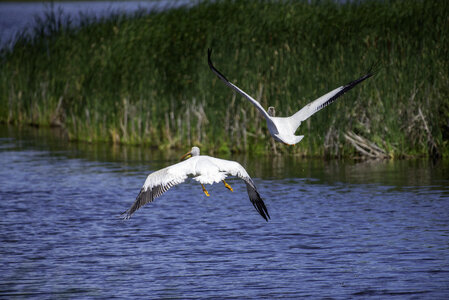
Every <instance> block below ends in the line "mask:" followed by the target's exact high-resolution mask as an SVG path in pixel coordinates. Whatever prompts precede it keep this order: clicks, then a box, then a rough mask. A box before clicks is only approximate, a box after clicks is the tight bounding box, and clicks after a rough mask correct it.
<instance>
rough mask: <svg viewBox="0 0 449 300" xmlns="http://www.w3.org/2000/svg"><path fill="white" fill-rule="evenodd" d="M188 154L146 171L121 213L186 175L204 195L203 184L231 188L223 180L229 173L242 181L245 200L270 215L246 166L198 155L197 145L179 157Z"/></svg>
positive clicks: (136, 207)
mask: <svg viewBox="0 0 449 300" xmlns="http://www.w3.org/2000/svg"><path fill="white" fill-rule="evenodd" d="M188 157H190V158H189V159H186V160H184V161H181V162H179V163H177V164H174V165H172V166H169V167H166V168H164V169H161V170H158V171H156V172H153V173H151V174H150V175H148V177H147V179H146V180H145V183H144V184H143V187H142V189H141V190H140V193H139V195H138V196H137V198H136V200H135V201H134V203H133V205H131V207H130V208H129V209H128V210H127V211H125V212H124V213H123V214H122V217H123V218H124V219H129V218H130V217H131V215H132V214H133V213H134V212H135V211H136V210H138V209H139V208H140V207H142V206H144V205H145V204H147V203H148V202H153V200H154V198H157V197H159V196H160V195H162V194H163V193H165V192H166V191H167V190H168V189H169V188H171V187H172V186H175V185H177V184H180V183H182V182H184V181H185V180H186V179H187V177H188V176H193V179H195V180H196V181H198V182H199V183H200V184H201V186H202V187H203V192H204V193H205V194H206V196H208V197H209V193H208V192H207V190H206V188H205V187H204V184H213V183H218V182H220V181H222V182H223V183H224V185H225V187H226V188H228V189H229V190H230V191H231V192H232V191H233V190H232V188H231V186H230V185H229V184H228V183H227V182H226V181H225V178H226V176H227V175H231V176H237V177H239V178H241V179H243V181H245V183H246V189H247V191H248V196H249V200H250V201H251V203H252V204H253V205H254V207H255V208H256V210H257V212H258V213H259V214H260V215H261V216H262V217H263V218H264V219H265V220H266V221H268V219H269V218H270V215H269V214H268V210H267V207H266V206H265V203H264V202H263V200H262V198H260V195H259V192H257V189H256V186H255V185H254V182H253V181H252V179H251V177H249V175H248V173H247V172H246V170H245V169H244V168H243V167H242V166H241V165H240V164H239V163H238V162H235V161H230V160H224V159H219V158H215V157H211V156H207V155H200V148H198V147H193V148H192V150H190V152H187V153H186V154H184V155H183V156H182V157H181V160H183V159H185V158H188Z"/></svg>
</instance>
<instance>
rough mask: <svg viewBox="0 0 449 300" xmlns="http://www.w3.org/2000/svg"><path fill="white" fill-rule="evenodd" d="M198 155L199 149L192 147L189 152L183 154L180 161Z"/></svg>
mask: <svg viewBox="0 0 449 300" xmlns="http://www.w3.org/2000/svg"><path fill="white" fill-rule="evenodd" d="M198 155H200V148H198V147H196V146H195V147H192V149H191V150H190V151H189V152H187V153H186V154H184V155H183V156H182V157H181V159H180V160H184V159H187V158H190V157H193V156H198Z"/></svg>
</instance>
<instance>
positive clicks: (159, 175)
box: [122, 160, 189, 219]
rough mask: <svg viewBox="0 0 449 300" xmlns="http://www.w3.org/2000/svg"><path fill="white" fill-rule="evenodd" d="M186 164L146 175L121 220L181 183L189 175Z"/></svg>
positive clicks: (178, 164) (182, 163) (181, 163)
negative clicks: (137, 193)
mask: <svg viewBox="0 0 449 300" xmlns="http://www.w3.org/2000/svg"><path fill="white" fill-rule="evenodd" d="M188 162H189V161H188V160H186V161H183V162H180V163H177V164H175V165H172V166H170V167H167V168H164V169H161V170H159V171H156V172H153V173H151V174H150V175H148V177H147V179H146V180H145V183H144V185H143V187H142V189H141V190H140V193H139V195H137V198H136V200H135V201H134V203H133V205H131V207H130V208H129V209H128V210H127V211H125V212H123V213H122V218H123V219H129V218H130V217H131V215H132V214H133V213H134V212H135V211H136V210H138V209H139V208H140V207H142V206H144V205H145V204H147V203H148V202H153V200H154V199H155V198H157V197H159V196H160V195H162V194H163V193H165V192H166V191H167V190H168V189H170V188H171V187H173V186H175V185H177V184H180V183H183V182H184V181H185V180H186V179H187V177H188V175H189V171H188V168H186V165H187V163H188Z"/></svg>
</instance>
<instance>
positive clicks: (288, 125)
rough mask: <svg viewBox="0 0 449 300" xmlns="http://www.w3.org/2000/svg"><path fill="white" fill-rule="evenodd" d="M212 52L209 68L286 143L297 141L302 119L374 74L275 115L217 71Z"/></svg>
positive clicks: (368, 74)
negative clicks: (293, 110)
mask: <svg viewBox="0 0 449 300" xmlns="http://www.w3.org/2000/svg"><path fill="white" fill-rule="evenodd" d="M211 53H212V50H211V49H208V50H207V61H208V63H209V67H210V69H211V70H212V71H213V72H214V73H215V74H216V75H217V76H218V78H220V79H221V80H222V81H223V82H224V83H225V84H226V85H227V86H229V87H230V88H232V89H234V90H235V91H237V92H238V93H240V94H241V95H243V96H244V97H245V98H246V99H248V100H249V101H250V102H251V103H252V104H253V105H254V106H255V107H256V108H257V109H258V110H259V111H260V113H261V114H262V116H263V117H265V119H266V120H267V126H268V130H269V131H270V134H271V135H272V136H273V138H274V139H275V140H277V141H279V142H282V143H284V144H287V145H295V144H297V143H299V142H300V141H301V140H302V138H303V137H304V136H303V135H295V132H296V130H297V129H298V127H299V125H301V122H302V121H305V120H307V119H308V118H309V117H310V116H311V115H313V114H314V113H316V112H317V111H319V110H320V109H322V108H323V107H326V106H327V105H329V104H331V103H332V102H334V101H335V100H336V99H337V98H338V97H340V96H341V95H343V94H344V93H346V92H347V91H349V90H350V89H352V88H353V87H354V86H356V85H357V84H359V83H360V82H362V81H364V80H365V79H367V78H369V77H371V76H373V75H374V73H372V72H371V70H370V71H368V73H367V74H366V75H363V76H362V77H360V78H359V79H356V80H354V81H352V82H350V83H348V84H346V85H343V86H340V87H338V88H336V89H335V90H333V91H330V92H329V93H327V94H326V95H324V96H321V97H320V98H318V99H316V100H314V101H312V102H310V103H309V104H307V105H306V106H304V107H303V108H302V109H300V110H299V111H298V112H296V113H295V114H293V115H292V116H290V117H283V118H281V117H275V115H274V114H275V111H274V107H272V106H270V107H269V108H268V112H267V111H265V109H264V108H263V107H262V105H260V103H259V102H257V101H256V100H255V99H254V98H252V97H251V96H250V95H248V94H247V93H245V92H244V91H242V90H241V89H240V88H239V87H237V86H236V85H234V84H233V83H232V82H230V81H229V80H227V79H226V77H225V76H224V75H223V74H221V73H220V71H218V70H217V69H216V68H215V67H214V65H213V64H212V61H211V59H210V55H211Z"/></svg>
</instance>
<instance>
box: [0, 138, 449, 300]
mask: <svg viewBox="0 0 449 300" xmlns="http://www.w3.org/2000/svg"><path fill="white" fill-rule="evenodd" d="M0 133H2V138H1V139H0V165H1V166H2V167H1V169H0V210H1V211H2V217H1V218H0V267H1V270H2V272H1V273H0V297H1V298H14V296H17V297H24V296H25V297H36V298H64V297H68V298H101V299H104V298H115V297H118V298H183V299H188V298H239V299H242V298H257V299H258V298H270V299H273V298H299V297H311V298H334V299H348V298H360V299H366V298H375V299H386V298H388V299H389V298H398V299H403V298H405V299H444V298H446V297H447V295H449V239H448V235H449V188H448V186H449V184H448V183H449V180H448V176H447V175H446V174H448V173H447V171H448V170H449V167H448V165H447V164H445V163H444V162H437V163H436V164H432V163H429V162H378V163H354V162H352V163H350V162H347V163H345V162H327V163H325V162H317V161H304V160H293V162H292V161H289V159H288V158H277V159H275V160H272V159H260V158H259V159H257V160H255V159H251V158H238V157H236V159H239V160H240V161H242V163H243V164H244V165H245V166H247V169H248V172H249V173H250V174H251V175H253V177H254V181H255V183H256V185H257V186H258V188H259V191H260V194H261V195H262V197H263V198H264V199H265V201H266V204H267V207H268V209H269V212H270V215H271V221H270V222H268V223H267V222H265V221H264V220H263V219H262V218H261V217H260V216H259V215H258V214H257V212H256V211H255V210H254V208H253V207H252V205H251V203H250V202H249V200H248V196H247V194H246V189H245V186H244V184H243V183H242V182H240V181H238V180H229V183H230V184H231V185H232V186H233V188H234V192H233V193H231V192H229V191H228V190H227V189H226V188H224V186H223V185H214V186H211V187H209V192H210V194H211V197H209V198H207V197H205V196H204V194H203V193H202V191H201V186H199V185H198V184H196V183H195V182H192V181H190V182H188V183H185V184H183V185H179V186H177V187H174V188H172V189H171V190H170V191H168V192H167V193H166V194H164V195H163V196H162V197H161V198H158V199H157V201H156V202H154V203H150V204H149V205H147V206H145V207H144V208H143V209H141V210H139V211H138V212H137V213H136V214H135V215H133V217H132V218H131V219H130V220H128V221H122V220H121V219H119V218H118V215H119V213H120V212H122V211H124V210H126V209H127V208H128V207H129V206H130V205H131V203H132V202H133V201H134V198H135V196H136V195H137V193H138V191H139V189H140V187H141V185H142V184H143V181H144V180H145V177H146V175H147V174H148V172H150V171H151V170H155V169H157V168H160V167H163V166H166V165H168V164H171V163H173V162H174V161H175V160H176V158H177V157H178V156H180V154H182V153H176V154H174V155H173V157H172V159H173V160H171V159H167V158H166V159H162V158H160V157H156V156H152V154H151V151H149V150H145V149H141V150H137V149H131V150H129V151H131V152H129V151H128V152H126V151H125V150H123V149H116V148H111V147H109V146H107V145H105V146H104V147H103V148H101V149H98V148H94V147H90V146H88V145H71V144H69V145H64V144H63V143H58V142H54V141H52V140H47V139H44V138H42V137H40V136H38V137H36V136H32V137H30V136H27V135H25V136H24V135H20V134H19V135H18V134H11V133H10V132H9V133H8V132H6V133H5V130H3V131H0ZM136 151H142V152H139V153H145V154H142V155H143V156H142V155H135V152H136ZM113 153H116V155H115V156H114V155H113ZM117 153H118V154H117ZM130 153H131V154H130ZM132 153H134V154H132ZM273 162H274V163H273ZM283 174H285V177H284V176H283Z"/></svg>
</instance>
